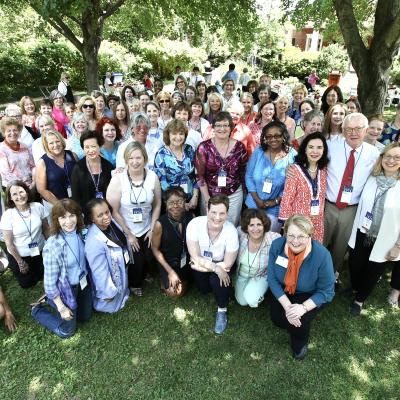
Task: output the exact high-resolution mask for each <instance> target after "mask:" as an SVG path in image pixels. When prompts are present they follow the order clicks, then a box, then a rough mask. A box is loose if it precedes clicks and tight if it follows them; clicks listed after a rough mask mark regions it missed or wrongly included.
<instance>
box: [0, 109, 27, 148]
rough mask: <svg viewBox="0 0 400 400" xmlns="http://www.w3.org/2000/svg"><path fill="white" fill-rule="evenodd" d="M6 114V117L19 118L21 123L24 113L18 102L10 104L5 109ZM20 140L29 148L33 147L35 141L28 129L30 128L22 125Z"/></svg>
mask: <svg viewBox="0 0 400 400" xmlns="http://www.w3.org/2000/svg"><path fill="white" fill-rule="evenodd" d="M4 115H5V116H6V117H12V118H15V119H17V120H18V121H19V122H20V123H22V113H21V108H20V107H19V106H17V105H16V104H12V103H10V104H8V105H7V107H6V109H5V110H4ZM19 142H20V143H22V144H24V145H25V146H26V147H28V148H29V149H30V148H31V147H32V143H33V137H32V135H31V134H30V132H29V131H28V129H26V128H25V126H23V127H22V131H21V136H20V138H19Z"/></svg>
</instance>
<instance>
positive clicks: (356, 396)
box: [351, 390, 365, 400]
mask: <svg viewBox="0 0 400 400" xmlns="http://www.w3.org/2000/svg"><path fill="white" fill-rule="evenodd" d="M351 400H365V397H364V396H363V395H362V394H361V393H360V392H359V391H358V390H357V391H353V395H352V396H351Z"/></svg>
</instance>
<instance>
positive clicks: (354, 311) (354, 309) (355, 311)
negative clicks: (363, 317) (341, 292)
mask: <svg viewBox="0 0 400 400" xmlns="http://www.w3.org/2000/svg"><path fill="white" fill-rule="evenodd" d="M361 310H362V306H360V305H359V304H357V303H356V302H355V301H354V302H353V303H351V304H350V314H351V315H352V316H353V317H358V316H360V314H361Z"/></svg>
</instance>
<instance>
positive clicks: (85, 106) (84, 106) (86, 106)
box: [82, 104, 94, 108]
mask: <svg viewBox="0 0 400 400" xmlns="http://www.w3.org/2000/svg"><path fill="white" fill-rule="evenodd" d="M82 108H94V104H83V105H82Z"/></svg>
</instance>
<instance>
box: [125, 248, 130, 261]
mask: <svg viewBox="0 0 400 400" xmlns="http://www.w3.org/2000/svg"><path fill="white" fill-rule="evenodd" d="M124 260H125V264H129V261H130V257H129V251H128V250H125V251H124Z"/></svg>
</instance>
